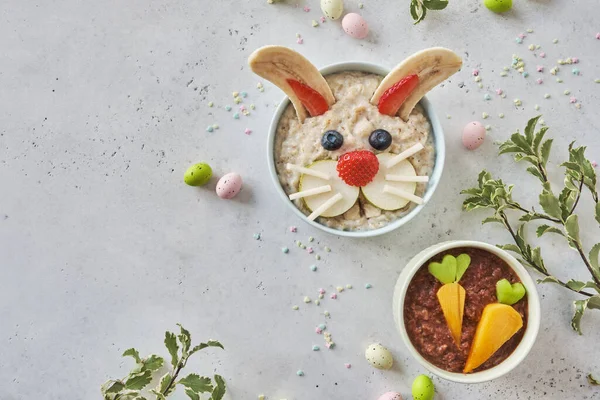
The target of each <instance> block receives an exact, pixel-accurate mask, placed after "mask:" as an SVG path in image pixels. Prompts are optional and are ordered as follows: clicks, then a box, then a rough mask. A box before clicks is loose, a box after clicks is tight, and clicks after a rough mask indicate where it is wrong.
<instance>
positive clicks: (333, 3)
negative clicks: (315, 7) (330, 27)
mask: <svg viewBox="0 0 600 400" xmlns="http://www.w3.org/2000/svg"><path fill="white" fill-rule="evenodd" d="M321 10H322V11H323V14H325V16H326V17H327V18H329V19H339V18H340V17H341V16H342V14H343V13H344V2H343V1H342V0H321Z"/></svg>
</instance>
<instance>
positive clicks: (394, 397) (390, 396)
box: [377, 392, 402, 400]
mask: <svg viewBox="0 0 600 400" xmlns="http://www.w3.org/2000/svg"><path fill="white" fill-rule="evenodd" d="M377 400H402V395H401V394H400V393H398V392H387V393H384V394H382V395H381V397H380V398H379V399H377Z"/></svg>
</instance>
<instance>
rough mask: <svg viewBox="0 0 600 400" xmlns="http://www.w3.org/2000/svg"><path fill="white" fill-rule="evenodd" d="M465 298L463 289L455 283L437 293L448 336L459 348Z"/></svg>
mask: <svg viewBox="0 0 600 400" xmlns="http://www.w3.org/2000/svg"><path fill="white" fill-rule="evenodd" d="M465 297H466V292H465V289H464V288H463V287H462V286H460V285H459V284H458V283H456V282H454V283H448V284H446V285H444V286H442V287H441V288H440V290H438V292H437V298H438V301H439V302H440V306H442V311H443V312H444V318H446V323H447V324H448V328H449V329H450V334H451V335H452V338H453V339H454V343H456V346H458V347H460V338H461V335H462V323H463V316H464V311H465Z"/></svg>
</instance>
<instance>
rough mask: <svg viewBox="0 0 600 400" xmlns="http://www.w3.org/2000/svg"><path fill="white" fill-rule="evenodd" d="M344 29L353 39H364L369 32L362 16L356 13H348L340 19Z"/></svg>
mask: <svg viewBox="0 0 600 400" xmlns="http://www.w3.org/2000/svg"><path fill="white" fill-rule="evenodd" d="M342 28H344V31H345V32H346V33H347V34H348V35H350V36H352V37H353V38H355V39H364V38H366V37H367V35H368V34H369V26H368V25H367V22H366V21H365V20H364V18H363V17H361V16H360V15H358V14H356V13H348V14H346V15H345V16H344V19H343V20H342Z"/></svg>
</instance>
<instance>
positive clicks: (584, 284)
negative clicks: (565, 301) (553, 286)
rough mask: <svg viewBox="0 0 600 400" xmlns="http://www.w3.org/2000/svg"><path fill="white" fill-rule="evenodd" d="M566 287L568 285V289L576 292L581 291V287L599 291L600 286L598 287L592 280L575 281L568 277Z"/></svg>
mask: <svg viewBox="0 0 600 400" xmlns="http://www.w3.org/2000/svg"><path fill="white" fill-rule="evenodd" d="M567 287H569V288H570V289H573V290H574V291H576V292H581V291H582V290H583V289H588V288H589V289H594V290H596V291H597V292H599V293H600V287H598V285H596V283H594V282H581V281H576V280H574V279H570V280H569V281H568V282H567Z"/></svg>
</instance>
